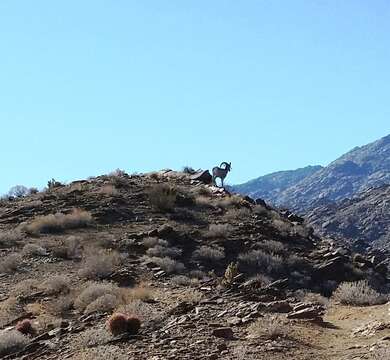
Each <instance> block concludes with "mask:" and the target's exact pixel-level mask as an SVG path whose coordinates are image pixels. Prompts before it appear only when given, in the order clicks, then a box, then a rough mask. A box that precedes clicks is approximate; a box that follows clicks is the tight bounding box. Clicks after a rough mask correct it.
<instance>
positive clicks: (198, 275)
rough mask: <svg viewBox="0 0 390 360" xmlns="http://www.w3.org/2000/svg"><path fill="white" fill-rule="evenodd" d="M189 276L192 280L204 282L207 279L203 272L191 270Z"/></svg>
mask: <svg viewBox="0 0 390 360" xmlns="http://www.w3.org/2000/svg"><path fill="white" fill-rule="evenodd" d="M189 275H190V277H191V278H192V279H198V280H202V279H204V278H205V277H206V274H205V273H204V272H203V271H201V270H191V271H190V274H189Z"/></svg>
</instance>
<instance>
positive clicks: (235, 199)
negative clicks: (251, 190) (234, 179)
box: [216, 195, 243, 209]
mask: <svg viewBox="0 0 390 360" xmlns="http://www.w3.org/2000/svg"><path fill="white" fill-rule="evenodd" d="M242 204H243V199H242V197H241V196H238V195H232V196H229V197H224V198H223V199H219V200H218V201H217V203H216V205H217V206H219V207H221V208H222V209H227V208H230V207H233V206H235V207H240V206H241V205H242Z"/></svg>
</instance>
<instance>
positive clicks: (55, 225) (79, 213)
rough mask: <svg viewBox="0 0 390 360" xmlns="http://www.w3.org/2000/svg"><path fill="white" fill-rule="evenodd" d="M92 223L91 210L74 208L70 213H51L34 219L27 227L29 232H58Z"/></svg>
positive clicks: (26, 229)
mask: <svg viewBox="0 0 390 360" xmlns="http://www.w3.org/2000/svg"><path fill="white" fill-rule="evenodd" d="M91 224H92V216H91V214H90V213H89V212H87V211H84V210H80V209H73V211H72V212H71V213H70V214H63V213H57V214H54V215H53V214H50V215H46V216H40V217H38V218H36V219H34V220H33V221H32V222H31V223H30V224H28V225H27V226H26V227H25V231H26V232H27V233H29V234H39V233H57V232H62V231H64V230H67V229H76V228H82V227H87V226H89V225H91Z"/></svg>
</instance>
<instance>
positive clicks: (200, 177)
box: [190, 170, 213, 184]
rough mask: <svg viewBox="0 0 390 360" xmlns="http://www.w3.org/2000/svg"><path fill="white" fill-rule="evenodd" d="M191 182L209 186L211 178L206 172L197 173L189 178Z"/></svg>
mask: <svg viewBox="0 0 390 360" xmlns="http://www.w3.org/2000/svg"><path fill="white" fill-rule="evenodd" d="M190 179H191V180H195V181H200V182H202V183H204V184H211V182H212V180H213V177H212V176H211V174H210V172H209V171H208V170H201V171H198V172H197V173H196V174H193V175H191V176H190Z"/></svg>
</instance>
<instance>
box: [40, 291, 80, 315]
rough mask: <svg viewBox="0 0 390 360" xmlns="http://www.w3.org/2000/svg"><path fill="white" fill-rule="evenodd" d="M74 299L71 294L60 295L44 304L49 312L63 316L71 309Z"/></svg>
mask: <svg viewBox="0 0 390 360" xmlns="http://www.w3.org/2000/svg"><path fill="white" fill-rule="evenodd" d="M73 304H74V299H73V297H72V296H71V295H67V296H61V297H59V298H57V299H54V300H53V301H51V302H49V303H48V304H46V310H47V312H48V313H49V314H52V315H57V316H63V315H65V314H67V313H68V312H69V311H70V310H71V309H73Z"/></svg>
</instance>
